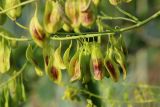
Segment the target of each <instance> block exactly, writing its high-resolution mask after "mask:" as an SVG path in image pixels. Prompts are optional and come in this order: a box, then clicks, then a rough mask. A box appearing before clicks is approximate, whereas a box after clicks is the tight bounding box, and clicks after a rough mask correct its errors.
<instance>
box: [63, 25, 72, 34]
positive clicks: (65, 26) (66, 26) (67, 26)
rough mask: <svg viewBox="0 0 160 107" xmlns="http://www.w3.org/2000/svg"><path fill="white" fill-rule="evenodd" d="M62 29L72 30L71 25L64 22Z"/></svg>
mask: <svg viewBox="0 0 160 107" xmlns="http://www.w3.org/2000/svg"><path fill="white" fill-rule="evenodd" d="M63 30H64V31H66V32H70V31H71V30H72V28H71V26H70V25H68V24H66V23H64V24H63Z"/></svg>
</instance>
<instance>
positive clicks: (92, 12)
mask: <svg viewBox="0 0 160 107" xmlns="http://www.w3.org/2000/svg"><path fill="white" fill-rule="evenodd" d="M96 14H97V12H96V7H95V5H94V4H93V2H92V0H90V1H89V0H81V3H80V20H81V24H82V26H84V27H87V28H90V27H91V26H92V25H93V23H94V22H95V20H96Z"/></svg>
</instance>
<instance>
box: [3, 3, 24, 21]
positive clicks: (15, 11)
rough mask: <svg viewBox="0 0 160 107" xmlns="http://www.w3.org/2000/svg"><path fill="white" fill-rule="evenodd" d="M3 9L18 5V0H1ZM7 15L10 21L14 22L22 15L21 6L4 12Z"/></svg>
mask: <svg viewBox="0 0 160 107" xmlns="http://www.w3.org/2000/svg"><path fill="white" fill-rule="evenodd" d="M2 2H3V7H4V9H8V8H10V7H14V6H15V5H18V4H20V3H21V2H20V0H3V1H2ZM6 13H7V15H9V16H10V17H11V18H12V19H14V20H16V19H17V18H18V17H19V16H20V15H21V13H22V8H21V6H18V7H16V8H14V9H11V10H9V11H7V12H6Z"/></svg>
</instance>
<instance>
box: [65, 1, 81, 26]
mask: <svg viewBox="0 0 160 107" xmlns="http://www.w3.org/2000/svg"><path fill="white" fill-rule="evenodd" d="M79 3H80V0H66V2H65V13H66V15H67V17H68V18H69V19H70V21H71V26H72V27H73V28H74V29H79V27H80V18H79V16H80V12H79V7H78V6H79Z"/></svg>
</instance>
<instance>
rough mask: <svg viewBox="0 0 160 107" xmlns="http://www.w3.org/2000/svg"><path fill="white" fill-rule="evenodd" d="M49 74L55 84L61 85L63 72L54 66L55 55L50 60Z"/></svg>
mask: <svg viewBox="0 0 160 107" xmlns="http://www.w3.org/2000/svg"><path fill="white" fill-rule="evenodd" d="M47 74H48V76H49V78H50V79H51V80H52V81H53V82H54V83H56V84H58V85H61V83H62V82H61V80H62V73H61V70H60V69H59V68H58V67H57V66H56V65H55V64H54V55H51V56H50V58H49V64H48V67H47Z"/></svg>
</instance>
